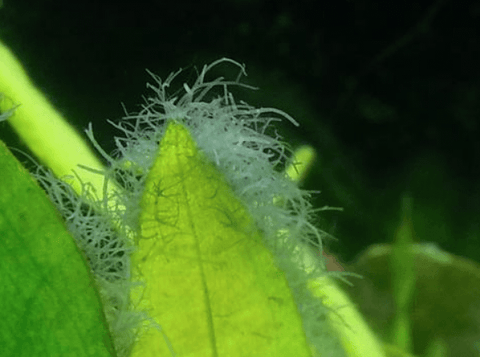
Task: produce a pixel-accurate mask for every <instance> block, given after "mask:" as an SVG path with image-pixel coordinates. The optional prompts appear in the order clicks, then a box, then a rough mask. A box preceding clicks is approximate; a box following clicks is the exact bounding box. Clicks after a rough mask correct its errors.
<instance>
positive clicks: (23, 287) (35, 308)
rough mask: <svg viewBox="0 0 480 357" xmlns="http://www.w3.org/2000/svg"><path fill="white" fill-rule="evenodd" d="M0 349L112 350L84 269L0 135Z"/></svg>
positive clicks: (24, 352)
mask: <svg viewBox="0 0 480 357" xmlns="http://www.w3.org/2000/svg"><path fill="white" fill-rule="evenodd" d="M0 167H1V175H0V274H1V279H2V280H1V284H0V301H1V307H2V309H1V312H0V331H1V333H0V346H1V351H2V352H1V355H2V356H4V357H10V356H12V357H21V356H28V357H33V356H35V357H42V356H46V357H55V356H62V357H65V356H75V357H83V356H95V357H103V356H114V355H115V353H114V349H113V346H112V343H111V338H110V334H109V331H108V328H107V326H106V323H105V319H104V314H103V310H102V306H101V303H100V299H99V295H98V293H97V290H96V286H95V283H94V281H93V278H92V275H91V272H90V271H89V268H88V267H87V265H86V262H85V260H84V258H83V256H82V254H81V253H80V251H79V250H78V248H77V246H76V245H75V243H74V240H73V238H72V237H71V236H70V235H69V234H68V232H67V231H66V228H65V226H64V225H63V223H62V222H61V220H60V218H59V216H58V215H57V214H56V212H55V209H54V207H53V205H52V204H51V202H50V201H49V200H48V198H47V197H46V195H45V194H44V192H43V191H42V190H41V189H40V187H39V186H38V185H37V184H36V183H35V181H34V180H33V178H32V177H31V176H30V175H29V174H28V173H27V172H26V170H25V169H24V168H23V167H22V166H21V165H20V163H19V162H18V161H16V159H15V158H14V157H13V156H12V155H11V153H10V152H9V151H8V149H7V148H6V147H5V145H4V144H3V143H1V142H0Z"/></svg>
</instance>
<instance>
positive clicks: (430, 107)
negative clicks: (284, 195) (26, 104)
mask: <svg viewBox="0 0 480 357" xmlns="http://www.w3.org/2000/svg"><path fill="white" fill-rule="evenodd" d="M479 24H480V1H457V0H456V1H453V0H450V1H430V2H422V1H417V2H409V1H406V2H403V1H396V2H394V3H392V2H387V1H367V0H360V1H353V0H352V1H305V0H296V1H261V0H259V1H253V0H223V1H220V0H218V1H175V2H167V1H143V2H142V1H136V2H135V1H133V2H125V3H120V2H106V1H100V0H97V1H94V0H87V1H81V2H70V1H46V0H35V1H31V0H29V1H27V0H15V1H13V0H4V3H3V7H2V8H1V9H0V39H1V40H2V41H4V42H5V43H6V44H7V45H8V46H9V47H10V48H11V49H12V50H13V51H14V52H15V53H16V55H17V56H18V57H19V59H20V60H21V62H22V63H23V65H24V66H25V68H26V70H27V71H28V73H29V74H30V75H31V77H32V78H33V80H34V81H35V83H36V84H37V86H38V87H39V88H40V89H41V90H42V91H43V92H44V93H45V94H46V95H47V96H48V97H49V99H50V100H51V101H52V103H53V104H54V105H55V106H56V107H57V108H58V109H59V110H60V111H61V112H62V113H63V114H64V115H65V116H66V117H67V118H69V120H70V121H71V122H72V123H73V124H74V125H75V126H76V127H77V128H78V130H83V129H84V128H86V126H87V123H88V122H93V124H94V129H95V131H96V132H97V133H98V134H97V138H98V139H99V141H100V142H101V144H102V145H103V146H104V147H105V148H106V150H107V151H111V150H112V149H113V148H114V146H113V144H114V143H113V140H112V134H117V133H115V132H114V130H113V129H112V128H111V127H110V126H109V125H108V124H107V123H106V121H105V119H113V120H115V119H118V118H121V117H122V116H123V114H124V112H123V109H122V106H121V103H124V105H125V106H126V108H127V109H128V110H129V111H136V110H138V108H139V106H138V105H139V104H141V103H142V101H143V99H142V96H143V95H148V94H149V93H148V91H147V89H146V87H145V83H146V82H148V81H151V78H150V77H149V75H148V74H147V73H146V71H145V69H146V68H147V69H149V70H150V71H152V72H154V73H156V74H158V75H160V76H161V77H162V78H166V76H167V75H168V74H169V73H170V72H172V71H176V70H177V69H179V68H185V69H186V71H185V73H186V78H187V79H188V78H190V79H194V78H195V73H196V72H195V69H197V70H198V69H200V68H201V67H202V66H203V65H204V64H206V63H210V62H211V61H213V60H215V59H218V58H220V57H230V58H233V59H236V60H237V61H239V62H242V63H244V64H246V66H247V72H248V74H249V76H248V77H247V82H248V83H249V84H252V85H255V86H258V87H260V90H259V91H255V92H248V91H244V92H241V93H240V94H238V95H237V98H238V99H240V98H241V99H245V100H246V101H247V102H249V103H250V104H252V105H259V106H275V107H277V108H280V109H282V110H284V111H286V112H288V113H289V114H291V115H292V116H293V117H295V118H296V119H297V120H298V121H299V122H300V123H301V127H299V128H295V127H293V126H292V125H289V124H288V123H286V125H285V126H281V127H280V128H279V130H280V132H281V133H282V135H283V136H284V137H285V138H286V141H288V142H289V143H291V144H292V145H294V146H295V145H298V144H301V143H309V144H311V145H314V146H315V147H316V149H317V150H318V160H317V164H316V166H315V168H314V171H313V172H312V174H311V175H310V177H309V179H308V180H307V182H305V188H307V189H312V190H321V194H320V195H317V196H315V205H316V206H318V207H321V206H323V205H329V206H342V207H343V208H344V211H343V212H336V211H332V212H322V213H321V215H320V216H319V221H320V226H321V227H322V228H323V229H325V230H326V231H327V232H329V233H332V234H334V235H335V236H336V237H337V238H338V241H336V242H334V241H329V242H327V245H329V248H330V249H331V250H332V251H334V252H336V253H338V254H339V255H340V256H341V257H342V259H343V260H345V261H349V260H351V259H353V257H354V256H355V255H356V254H358V253H359V252H360V251H361V250H362V249H364V248H365V247H367V246H368V245H370V244H372V243H376V242H388V241H392V239H393V234H394V231H395V228H396V226H397V224H398V219H399V215H400V201H401V196H402V194H405V193H408V194H410V195H411V196H412V197H413V202H414V225H415V232H416V239H417V240H418V241H428V242H437V243H438V244H439V245H440V246H441V247H442V248H444V249H447V250H448V251H451V252H454V253H457V254H460V255H463V256H466V257H470V258H473V259H476V260H477V261H480V239H479V237H480V226H479V220H478V217H479V213H480V204H479V203H480V201H479V199H480V185H479V183H478V182H479V180H478V179H479V177H480V167H479V158H480V155H479V154H480V150H479V149H480V144H479V139H478V135H479V119H480V101H479V96H480V43H479V41H478V34H479ZM0 130H1V131H2V134H1V135H2V138H4V139H5V140H6V141H7V143H8V144H9V145H10V146H14V147H19V148H20V149H23V150H25V148H24V147H23V146H22V144H21V143H20V142H18V141H16V140H15V137H14V136H12V134H11V132H10V131H9V128H8V126H7V124H5V123H3V124H0Z"/></svg>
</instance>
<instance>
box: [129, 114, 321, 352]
mask: <svg viewBox="0 0 480 357" xmlns="http://www.w3.org/2000/svg"><path fill="white" fill-rule="evenodd" d="M140 224H141V232H142V234H141V238H140V239H139V241H138V242H137V245H138V248H137V251H136V252H135V253H134V254H133V256H132V265H133V267H134V268H133V269H135V270H136V272H135V278H137V279H139V280H141V281H143V282H144V283H145V284H144V285H143V286H142V288H141V289H140V290H141V291H140V292H137V293H136V294H134V299H133V300H134V303H136V304H138V306H137V308H140V309H145V310H148V311H149V314H150V316H151V317H152V318H154V319H155V321H156V322H157V323H159V324H161V326H162V328H163V331H164V332H165V334H166V336H167V337H168V339H169V341H170V342H171V345H172V346H173V350H174V351H175V353H177V356H195V357H202V356H209V357H214V356H220V357H236V356H238V357H240V356H252V357H253V356H262V357H264V356H298V357H302V356H311V355H312V351H311V350H310V347H309V346H308V343H307V341H306V336H305V333H304V331H303V327H302V321H301V319H300V315H299V313H298V310H297V306H296V304H295V302H294V300H293V297H292V293H291V291H290V289H289V287H288V285H287V281H286V278H285V275H284V274H283V273H282V272H281V271H280V270H279V269H278V268H277V266H276V264H275V261H274V258H273V256H272V253H271V252H270V251H269V250H268V249H267V248H266V247H265V245H264V244H263V240H262V236H261V233H260V232H259V231H258V229H257V228H256V227H255V225H254V223H253V219H252V218H251V217H250V215H249V214H248V213H247V211H246V209H245V207H244V206H243V204H242V203H241V202H240V201H239V200H238V199H237V197H236V196H235V195H234V193H233V191H232V189H231V187H230V186H229V185H228V184H227V183H226V182H225V180H224V178H223V176H222V175H221V174H220V173H219V172H218V170H217V169H216V167H215V166H214V165H213V164H211V163H210V162H209V161H208V160H207V159H206V158H205V157H204V155H203V154H202V153H201V152H200V151H198V149H197V148H196V145H195V143H194V141H193V139H192V138H191V136H190V133H189V132H188V130H187V129H186V128H185V127H184V126H183V125H181V124H179V123H176V122H175V121H171V122H170V123H169V124H168V127H167V129H166V133H165V135H164V137H163V139H162V141H161V143H160V148H159V154H158V156H157V158H156V161H155V163H154V165H153V167H152V169H151V171H150V173H149V176H148V178H147V182H146V187H145V191H144V195H143V198H142V213H141V217H140ZM170 354H171V350H170V346H169V343H167V342H165V341H164V340H163V339H162V337H161V335H160V333H159V331H156V330H154V329H151V330H147V332H146V333H145V334H144V335H143V336H142V338H141V339H140V340H139V342H138V343H137V344H136V345H135V347H134V350H133V353H132V356H133V357H135V356H138V357H140V356H141V357H149V356H152V357H153V356H168V355H170Z"/></svg>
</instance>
